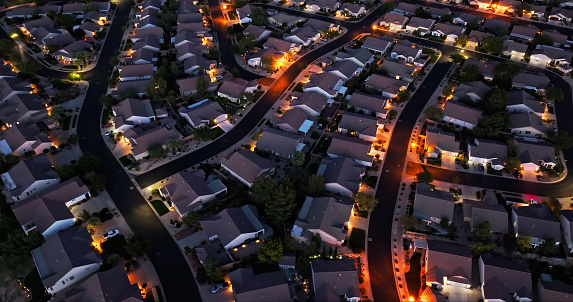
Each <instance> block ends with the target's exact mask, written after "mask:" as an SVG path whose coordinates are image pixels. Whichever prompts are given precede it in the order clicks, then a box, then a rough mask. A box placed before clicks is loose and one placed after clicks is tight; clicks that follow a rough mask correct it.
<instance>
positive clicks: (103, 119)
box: [101, 108, 110, 124]
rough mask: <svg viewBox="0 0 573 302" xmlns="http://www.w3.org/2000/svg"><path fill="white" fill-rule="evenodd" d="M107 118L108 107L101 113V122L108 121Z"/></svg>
mask: <svg viewBox="0 0 573 302" xmlns="http://www.w3.org/2000/svg"><path fill="white" fill-rule="evenodd" d="M109 119H110V111H109V109H107V108H106V109H104V110H103V114H102V115H101V123H102V124H106V123H108V122H109Z"/></svg>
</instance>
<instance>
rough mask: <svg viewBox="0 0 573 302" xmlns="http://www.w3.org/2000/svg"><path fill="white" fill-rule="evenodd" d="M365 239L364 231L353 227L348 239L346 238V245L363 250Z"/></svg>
mask: <svg viewBox="0 0 573 302" xmlns="http://www.w3.org/2000/svg"><path fill="white" fill-rule="evenodd" d="M365 240H366V231H364V230H362V229H359V228H353V229H352V232H351V233H350V239H348V246H349V247H350V248H351V249H352V250H353V251H354V250H362V251H363V250H364V247H365Z"/></svg>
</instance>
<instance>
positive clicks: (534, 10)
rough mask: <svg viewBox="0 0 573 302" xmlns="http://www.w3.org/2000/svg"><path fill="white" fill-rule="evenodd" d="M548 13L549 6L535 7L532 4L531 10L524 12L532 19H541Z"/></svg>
mask: <svg viewBox="0 0 573 302" xmlns="http://www.w3.org/2000/svg"><path fill="white" fill-rule="evenodd" d="M546 11H547V6H545V5H533V4H530V5H529V9H528V10H524V12H523V14H524V15H527V14H529V15H530V18H531V19H534V18H535V19H541V18H543V17H544V16H545V12H546Z"/></svg>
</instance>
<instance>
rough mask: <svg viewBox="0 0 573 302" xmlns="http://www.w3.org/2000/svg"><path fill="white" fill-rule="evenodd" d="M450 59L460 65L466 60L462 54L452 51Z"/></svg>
mask: <svg viewBox="0 0 573 302" xmlns="http://www.w3.org/2000/svg"><path fill="white" fill-rule="evenodd" d="M450 60H451V61H452V62H453V63H454V64H458V65H462V64H464V62H465V61H466V57H464V56H462V55H461V54H459V53H453V54H451V55H450Z"/></svg>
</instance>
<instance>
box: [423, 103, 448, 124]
mask: <svg viewBox="0 0 573 302" xmlns="http://www.w3.org/2000/svg"><path fill="white" fill-rule="evenodd" d="M424 115H425V116H426V118H427V119H431V120H434V121H440V120H442V118H444V113H443V112H442V110H441V109H440V108H438V107H435V106H430V107H428V108H426V110H424Z"/></svg>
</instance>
